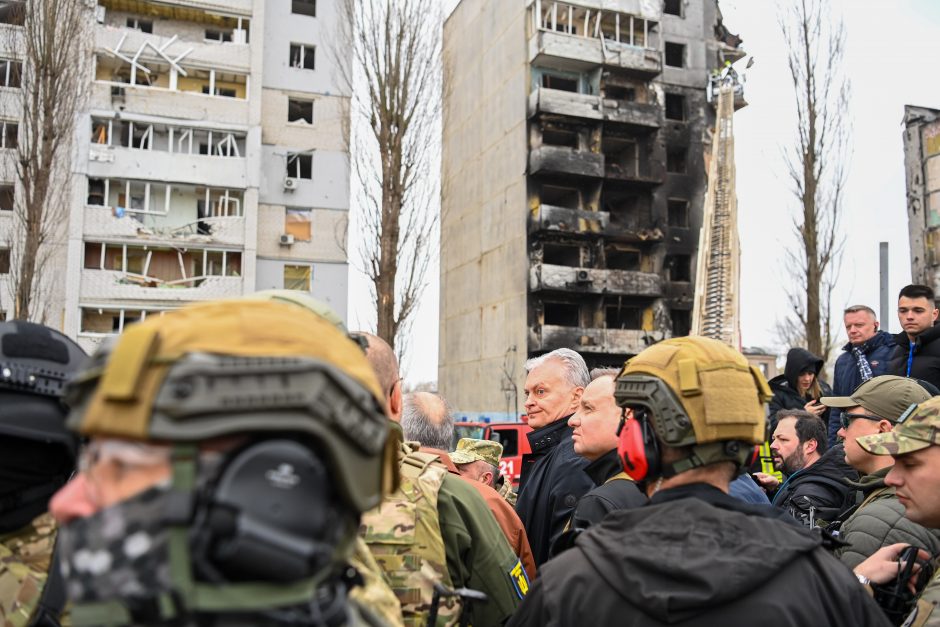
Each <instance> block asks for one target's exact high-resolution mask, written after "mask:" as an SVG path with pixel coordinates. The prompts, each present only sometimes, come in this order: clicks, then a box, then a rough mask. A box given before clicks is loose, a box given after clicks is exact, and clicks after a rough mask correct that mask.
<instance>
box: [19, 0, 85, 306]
mask: <svg viewBox="0 0 940 627" xmlns="http://www.w3.org/2000/svg"><path fill="white" fill-rule="evenodd" d="M6 9H7V11H8V13H7V15H6V16H5V17H6V19H7V20H8V21H9V22H11V23H13V24H16V25H18V27H17V28H10V29H7V30H6V31H4V32H5V33H6V34H5V37H6V38H7V41H6V42H5V43H7V44H8V45H9V47H10V49H12V50H15V51H16V53H17V55H18V57H19V59H20V61H21V65H18V66H17V68H20V67H21V68H22V71H21V72H20V74H19V80H20V91H19V98H17V99H16V100H15V102H9V103H8V106H7V107H6V108H7V109H15V112H13V111H6V112H5V113H7V115H6V116H5V117H18V118H19V125H18V132H16V133H15V134H13V133H9V132H8V139H7V141H8V142H13V141H15V143H16V163H15V166H14V171H13V172H12V173H11V172H7V173H5V174H6V175H7V176H12V177H13V178H14V179H15V181H16V185H15V194H14V203H13V220H12V225H11V230H10V232H9V233H7V234H6V237H7V238H8V243H9V246H10V270H11V271H10V291H11V292H12V293H11V295H10V296H11V298H12V301H13V303H12V305H13V311H12V314H13V317H14V318H19V319H27V320H38V321H43V320H45V319H46V317H47V315H48V312H47V307H48V304H49V303H48V302H47V301H48V297H49V295H50V291H51V286H52V285H53V283H54V282H55V281H56V280H58V279H57V277H58V273H56V272H55V271H54V268H53V266H52V263H53V259H54V258H55V257H56V256H57V254H60V253H61V251H62V250H64V240H65V233H66V226H67V220H68V215H69V212H68V207H69V203H70V201H71V189H72V186H71V170H72V162H71V160H72V142H73V137H74V131H75V121H76V118H77V115H78V112H79V111H80V110H81V109H82V107H83V105H84V103H85V98H86V95H87V91H88V87H87V86H88V84H89V80H88V75H87V71H88V67H89V65H90V64H89V60H90V59H89V56H88V54H89V45H90V41H91V35H90V33H91V8H90V5H89V3H88V2H85V1H84V0H30V1H29V2H16V3H11V4H7V6H6ZM18 71H19V70H18ZM10 113H15V116H11V115H9V114H10ZM8 128H9V127H8ZM7 147H10V145H9V143H8V144H7Z"/></svg>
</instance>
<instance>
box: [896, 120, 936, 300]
mask: <svg viewBox="0 0 940 627" xmlns="http://www.w3.org/2000/svg"><path fill="white" fill-rule="evenodd" d="M903 139H904V171H905V174H906V179H907V223H908V232H909V235H910V244H911V280H912V281H913V282H914V283H920V284H922V285H929V286H930V287H932V288H933V290H934V292H935V293H937V294H940V110H938V109H928V108H926V107H916V106H913V105H906V106H905V107H904V132H903Z"/></svg>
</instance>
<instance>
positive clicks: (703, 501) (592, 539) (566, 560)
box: [509, 484, 890, 627]
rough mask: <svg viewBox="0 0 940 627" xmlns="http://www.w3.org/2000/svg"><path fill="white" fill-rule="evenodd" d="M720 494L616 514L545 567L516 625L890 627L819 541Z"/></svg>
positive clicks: (674, 498) (701, 490) (659, 501)
mask: <svg viewBox="0 0 940 627" xmlns="http://www.w3.org/2000/svg"><path fill="white" fill-rule="evenodd" d="M781 516H784V517H785V515H784V514H782V513H781V512H779V510H777V511H775V510H774V508H772V507H769V506H766V505H749V504H746V503H742V502H740V501H738V500H737V499H734V498H732V497H730V496H728V495H727V494H725V493H723V492H721V491H720V490H718V489H717V488H714V487H711V486H707V485H703V484H694V485H687V486H681V487H678V488H673V489H670V490H663V491H661V492H659V493H657V494H656V495H654V496H653V498H652V500H651V501H650V504H649V505H647V506H645V507H640V508H637V509H626V510H619V511H616V512H611V513H610V514H609V515H608V516H607V517H606V518H605V519H604V521H603V522H602V523H600V524H599V525H594V526H593V527H591V528H590V529H588V530H587V531H586V532H584V533H583V534H581V536H580V537H579V538H578V540H577V542H576V544H575V547H574V548H573V549H571V550H569V551H565V552H564V553H562V554H561V555H559V556H558V557H556V558H555V559H553V560H552V561H550V562H549V563H547V564H545V565H544V566H543V567H542V569H541V571H540V574H539V577H538V578H537V579H536V580H535V582H534V583H533V585H532V587H531V588H530V589H529V594H528V595H526V597H525V599H524V600H523V601H522V605H520V606H519V609H518V610H517V611H516V613H515V614H514V615H513V617H512V618H511V619H510V621H509V625H533V626H535V625H538V626H543V625H546V626H566V627H567V626H570V625H618V626H625V627H648V626H650V627H651V626H657V625H680V626H683V625H709V626H710V625H721V626H722V627H752V626H753V625H761V627H792V626H794V625H797V626H803V625H807V626H808V625H812V626H814V627H816V626H823V625H833V626H835V625H840V626H841V625H846V626H849V625H851V626H853V627H867V626H874V625H878V626H887V625H890V623H889V622H888V620H887V619H886V618H885V617H884V615H883V614H882V613H881V610H880V609H879V608H878V606H877V605H876V604H875V602H874V600H873V599H872V598H871V596H869V594H868V593H867V592H866V591H865V589H864V588H863V587H862V586H861V585H859V583H858V581H856V579H855V577H854V576H853V575H852V573H851V571H849V570H848V569H847V568H845V567H844V566H842V565H841V564H839V562H838V560H836V559H835V558H834V557H832V556H831V555H829V554H828V553H827V552H826V551H825V550H824V549H823V548H822V547H821V543H822V540H821V537H820V535H818V534H815V533H811V532H809V531H806V530H804V529H801V528H800V527H799V526H797V525H795V524H792V522H790V521H788V520H783V519H782V518H781Z"/></svg>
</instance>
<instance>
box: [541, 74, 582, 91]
mask: <svg viewBox="0 0 940 627" xmlns="http://www.w3.org/2000/svg"><path fill="white" fill-rule="evenodd" d="M542 87H545V88H546V89H558V90H561V91H570V92H574V93H578V79H576V78H568V77H565V76H553V75H552V74H542Z"/></svg>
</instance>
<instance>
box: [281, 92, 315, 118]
mask: <svg viewBox="0 0 940 627" xmlns="http://www.w3.org/2000/svg"><path fill="white" fill-rule="evenodd" d="M287 121H288V122H306V123H307V124H313V101H312V100H297V99H296V98H288V99H287Z"/></svg>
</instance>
